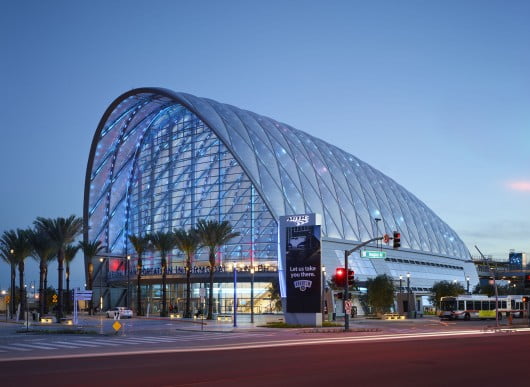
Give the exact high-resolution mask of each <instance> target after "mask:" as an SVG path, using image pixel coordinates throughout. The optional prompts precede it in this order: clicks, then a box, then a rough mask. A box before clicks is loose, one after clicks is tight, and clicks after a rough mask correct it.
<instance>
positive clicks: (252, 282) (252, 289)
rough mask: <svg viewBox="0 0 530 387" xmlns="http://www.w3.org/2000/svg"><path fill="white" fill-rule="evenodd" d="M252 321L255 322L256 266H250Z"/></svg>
mask: <svg viewBox="0 0 530 387" xmlns="http://www.w3.org/2000/svg"><path fill="white" fill-rule="evenodd" d="M250 322H251V323H252V324H254V266H252V267H251V268H250Z"/></svg>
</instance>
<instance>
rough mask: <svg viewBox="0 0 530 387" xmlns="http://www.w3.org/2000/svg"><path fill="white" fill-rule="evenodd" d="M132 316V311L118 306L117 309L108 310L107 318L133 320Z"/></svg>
mask: <svg viewBox="0 0 530 387" xmlns="http://www.w3.org/2000/svg"><path fill="white" fill-rule="evenodd" d="M132 315H133V312H132V310H130V309H127V308H125V307H123V306H118V307H116V308H112V309H109V310H107V318H116V317H118V316H119V318H131V317H132Z"/></svg>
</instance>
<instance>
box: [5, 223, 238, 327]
mask: <svg viewBox="0 0 530 387" xmlns="http://www.w3.org/2000/svg"><path fill="white" fill-rule="evenodd" d="M82 232H83V220H82V219H81V218H80V217H77V216H75V215H71V216H70V217H68V218H62V217H59V218H43V217H38V218H37V219H36V220H35V221H34V222H33V227H30V228H27V229H16V230H8V231H4V233H3V234H2V236H1V237H0V258H1V259H2V260H4V261H5V262H6V263H7V264H8V265H9V266H10V270H11V284H10V285H11V287H10V290H11V294H10V302H9V308H10V313H11V315H12V316H14V315H15V313H16V303H15V299H16V298H18V301H19V305H20V310H22V311H23V310H25V307H26V304H25V303H26V297H25V286H24V269H25V260H26V259H27V258H29V257H32V258H33V259H35V260H36V261H37V262H38V263H39V312H40V314H41V315H44V314H46V313H47V312H48V310H47V303H46V300H47V298H48V297H47V292H48V284H47V283H48V265H49V264H50V263H51V262H52V261H54V260H57V272H58V273H57V296H58V302H57V306H56V317H57V322H60V319H61V318H63V317H64V314H65V309H66V312H70V310H71V305H70V304H71V303H70V297H69V294H70V264H71V262H72V261H73V259H74V257H75V255H76V254H77V252H78V251H79V249H81V250H82V251H83V253H84V256H85V262H87V263H88V267H87V273H88V284H87V285H88V286H87V288H88V289H89V290H92V288H93V275H94V264H93V259H94V258H96V257H98V256H101V255H104V254H105V252H106V251H107V248H106V247H105V246H103V244H102V243H101V241H92V242H90V241H88V242H85V241H80V242H78V243H77V244H74V241H75V240H76V238H77V237H78V236H80V235H81V233H82ZM236 236H239V233H238V232H235V231H234V230H233V228H232V226H231V225H230V223H229V222H227V221H221V222H218V221H213V220H205V219H200V220H198V221H197V224H196V226H195V227H192V228H189V229H187V230H186V229H184V228H180V229H175V230H174V231H169V232H164V231H158V232H154V233H150V234H145V235H129V236H128V239H129V241H130V243H131V245H132V246H133V248H134V249H135V251H136V254H137V257H138V260H137V314H138V315H141V313H142V304H141V302H142V300H141V279H142V278H141V276H142V258H143V255H144V254H145V253H146V252H147V251H149V250H154V251H158V252H159V253H160V258H161V266H162V310H161V312H160V315H161V316H167V315H168V313H167V294H166V284H167V281H166V267H167V256H168V254H169V253H170V252H171V251H172V250H173V249H175V248H176V249H178V250H180V251H182V252H183V253H184V255H185V256H186V261H185V268H186V310H185V313H184V317H187V318H190V317H191V277H190V276H191V267H192V261H193V258H194V255H195V253H196V251H197V250H198V249H200V248H203V247H204V248H206V249H208V261H209V266H210V278H209V282H210V284H209V285H210V292H209V302H208V316H207V318H208V319H213V282H214V274H215V270H213V269H214V267H215V264H216V262H215V255H216V252H217V251H218V249H219V248H220V247H221V246H223V245H224V244H226V243H227V242H228V241H230V239H232V238H234V237H236ZM17 268H18V278H19V286H18V291H19V294H18V297H16V296H17V295H16V294H15V292H16V288H17V287H16V285H15V283H16V274H17V273H16V272H17ZM65 269H66V270H65ZM63 278H65V279H66V294H67V295H68V296H67V297H64V290H63ZM89 313H90V314H92V313H93V302H92V301H90V303H89Z"/></svg>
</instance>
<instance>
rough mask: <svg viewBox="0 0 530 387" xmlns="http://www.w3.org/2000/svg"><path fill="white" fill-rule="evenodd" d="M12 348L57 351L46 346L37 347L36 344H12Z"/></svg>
mask: <svg viewBox="0 0 530 387" xmlns="http://www.w3.org/2000/svg"><path fill="white" fill-rule="evenodd" d="M11 345H12V346H13V345H15V346H19V347H27V348H33V349H57V348H54V347H48V346H46V345H38V344H23V343H13V344H11Z"/></svg>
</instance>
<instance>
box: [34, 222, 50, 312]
mask: <svg viewBox="0 0 530 387" xmlns="http://www.w3.org/2000/svg"><path fill="white" fill-rule="evenodd" d="M28 240H29V242H30V244H31V248H32V253H31V254H32V256H33V258H35V260H37V261H38V262H39V313H40V314H41V316H42V315H44V313H46V299H47V294H46V286H47V283H46V282H47V277H48V264H49V263H50V261H51V260H52V259H54V258H55V255H56V254H57V248H56V247H55V244H54V243H53V242H52V240H51V239H50V237H49V236H48V234H46V233H44V232H43V231H35V230H29V232H28Z"/></svg>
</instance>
